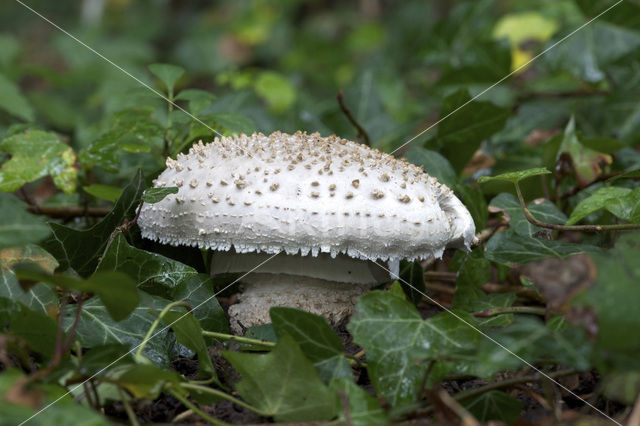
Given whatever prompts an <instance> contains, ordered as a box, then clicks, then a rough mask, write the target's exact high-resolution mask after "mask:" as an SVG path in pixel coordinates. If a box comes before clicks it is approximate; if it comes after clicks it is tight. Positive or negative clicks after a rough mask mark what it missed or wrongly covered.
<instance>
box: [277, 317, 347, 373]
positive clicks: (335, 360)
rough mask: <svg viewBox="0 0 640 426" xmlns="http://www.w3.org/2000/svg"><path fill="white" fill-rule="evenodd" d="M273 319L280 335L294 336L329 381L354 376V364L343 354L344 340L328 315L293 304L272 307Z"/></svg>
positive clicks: (280, 336) (306, 354)
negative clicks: (318, 313) (328, 318)
mask: <svg viewBox="0 0 640 426" xmlns="http://www.w3.org/2000/svg"><path fill="white" fill-rule="evenodd" d="M269 315H270V316H271V323H272V324H273V329H274V331H275V333H276V336H277V337H278V339H280V338H282V336H284V335H289V336H291V337H292V338H293V339H294V340H295V342H296V343H297V344H298V345H299V346H300V350H302V353H304V355H305V356H306V357H307V358H308V359H310V360H311V361H312V362H313V363H314V365H315V367H316V369H317V370H318V373H319V374H320V378H321V379H322V381H324V382H325V383H329V382H330V381H331V380H333V379H337V378H341V377H349V378H351V377H352V373H351V366H350V365H349V362H348V361H347V359H346V358H345V357H344V355H343V347H342V341H341V340H340V337H338V335H337V334H336V333H335V332H334V331H333V329H332V328H331V326H330V325H329V323H328V322H327V320H326V318H324V317H321V316H319V315H314V314H311V313H309V312H304V311H300V310H297V309H293V308H284V307H279V308H271V309H270V310H269Z"/></svg>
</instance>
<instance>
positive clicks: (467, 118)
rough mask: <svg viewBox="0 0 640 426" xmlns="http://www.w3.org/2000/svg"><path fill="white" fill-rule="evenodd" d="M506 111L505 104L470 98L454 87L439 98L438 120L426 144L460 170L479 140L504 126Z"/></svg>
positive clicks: (507, 112)
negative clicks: (453, 90)
mask: <svg viewBox="0 0 640 426" xmlns="http://www.w3.org/2000/svg"><path fill="white" fill-rule="evenodd" d="M463 105H464V106H463ZM458 108H460V109H459V110H458ZM456 110H457V111H456ZM454 111H456V112H455V113H454ZM509 114H510V113H509V109H508V108H502V107H499V106H496V105H494V104H493V103H491V102H485V101H471V96H470V95H469V93H468V92H467V91H466V90H458V91H457V92H454V93H452V94H451V95H449V96H447V97H446V98H444V100H443V101H442V106H441V108H440V119H441V120H442V122H440V124H438V133H437V135H436V137H435V139H434V140H433V141H431V142H429V146H431V145H435V146H436V147H437V148H438V151H440V152H441V153H442V154H443V155H444V156H445V157H446V158H447V159H448V160H449V161H450V162H451V165H452V166H453V169H454V170H455V171H456V172H457V173H460V172H461V171H462V169H464V167H465V166H466V165H467V163H468V162H469V160H470V159H471V156H472V155H473V153H474V152H476V151H477V150H478V148H479V147H480V144H481V143H482V141H484V140H485V139H488V138H489V137H490V136H491V135H493V134H494V133H496V132H498V131H500V130H501V129H502V128H503V127H504V125H505V123H506V121H507V118H508V117H509Z"/></svg>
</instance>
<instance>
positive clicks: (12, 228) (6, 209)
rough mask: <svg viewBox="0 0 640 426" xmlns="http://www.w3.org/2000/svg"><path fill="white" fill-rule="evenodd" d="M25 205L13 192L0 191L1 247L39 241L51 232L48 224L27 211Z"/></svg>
mask: <svg viewBox="0 0 640 426" xmlns="http://www.w3.org/2000/svg"><path fill="white" fill-rule="evenodd" d="M25 207H26V205H25V204H24V203H23V202H22V201H20V200H19V199H18V198H16V197H15V196H14V195H13V194H7V193H5V192H0V211H2V224H1V225H0V249H5V248H7V247H18V246H23V245H26V244H29V243H37V242H39V241H41V240H43V239H44V238H46V237H47V236H48V235H49V234H50V233H51V231H50V230H49V227H48V226H47V224H46V223H44V221H42V220H41V219H40V218H39V217H37V216H34V215H32V214H29V213H27V212H26V211H25Z"/></svg>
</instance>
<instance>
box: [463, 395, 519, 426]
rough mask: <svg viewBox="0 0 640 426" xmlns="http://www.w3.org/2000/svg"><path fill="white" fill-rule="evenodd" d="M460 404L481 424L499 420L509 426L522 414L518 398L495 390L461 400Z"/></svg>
mask: <svg viewBox="0 0 640 426" xmlns="http://www.w3.org/2000/svg"><path fill="white" fill-rule="evenodd" d="M460 403H461V404H462V406H463V407H465V408H466V409H467V410H468V411H469V412H470V413H471V414H473V416H474V417H475V418H476V419H478V420H479V421H481V422H488V421H489V420H499V421H501V422H503V423H504V424H507V425H509V424H512V423H513V422H515V421H516V420H517V419H518V417H520V413H521V412H522V402H520V400H519V399H518V398H515V397H513V396H511V395H509V394H507V393H504V392H501V391H497V390H492V391H489V392H485V393H482V394H480V395H477V396H472V397H470V398H466V399H463V400H461V401H460Z"/></svg>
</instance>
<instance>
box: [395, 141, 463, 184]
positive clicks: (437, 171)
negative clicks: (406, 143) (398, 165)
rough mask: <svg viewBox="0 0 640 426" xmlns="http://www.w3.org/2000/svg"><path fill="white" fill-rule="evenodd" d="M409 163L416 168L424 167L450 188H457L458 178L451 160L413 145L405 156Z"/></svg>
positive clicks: (428, 172)
mask: <svg viewBox="0 0 640 426" xmlns="http://www.w3.org/2000/svg"><path fill="white" fill-rule="evenodd" d="M404 156H405V158H406V159H407V161H408V162H410V163H412V164H415V165H416V166H424V171H425V172H426V173H427V174H429V175H431V176H434V177H436V178H438V181H439V182H441V183H444V184H445V185H447V186H448V187H449V188H455V186H456V185H457V184H458V176H457V175H456V172H455V170H453V167H451V164H450V163H449V160H447V159H446V158H444V157H443V156H442V155H440V154H439V153H437V152H436V151H431V150H428V149H424V148H422V147H421V146H418V145H412V146H411V148H409V150H408V151H407V152H406V153H405V154H404Z"/></svg>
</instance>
